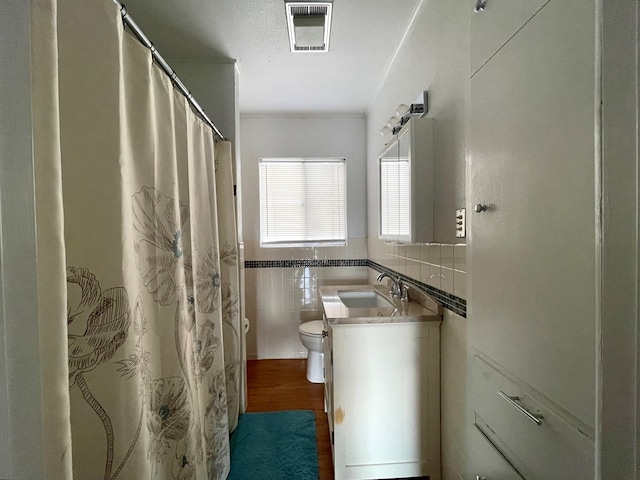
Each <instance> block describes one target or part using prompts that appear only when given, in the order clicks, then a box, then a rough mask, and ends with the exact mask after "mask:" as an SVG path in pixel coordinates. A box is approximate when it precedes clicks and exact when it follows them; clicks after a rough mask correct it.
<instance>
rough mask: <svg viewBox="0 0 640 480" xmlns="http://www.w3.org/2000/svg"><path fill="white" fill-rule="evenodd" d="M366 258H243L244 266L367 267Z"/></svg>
mask: <svg viewBox="0 0 640 480" xmlns="http://www.w3.org/2000/svg"><path fill="white" fill-rule="evenodd" d="M368 266H369V264H368V260H363V259H357V260H245V262H244V268H295V267H368Z"/></svg>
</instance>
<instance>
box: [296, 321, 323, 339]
mask: <svg viewBox="0 0 640 480" xmlns="http://www.w3.org/2000/svg"><path fill="white" fill-rule="evenodd" d="M298 330H300V332H302V333H304V334H305V335H318V336H321V335H322V331H323V330H324V324H323V323H322V320H314V321H312V322H305V323H303V324H301V325H300V327H299V328H298Z"/></svg>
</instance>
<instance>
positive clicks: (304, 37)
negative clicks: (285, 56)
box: [284, 1, 333, 53]
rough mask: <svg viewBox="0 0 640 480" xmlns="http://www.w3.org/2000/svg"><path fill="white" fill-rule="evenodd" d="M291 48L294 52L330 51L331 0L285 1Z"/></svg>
mask: <svg viewBox="0 0 640 480" xmlns="http://www.w3.org/2000/svg"><path fill="white" fill-rule="evenodd" d="M284 5H285V10H286V14H287V27H288V29H289V48H290V49H291V51H292V52H296V53H299V52H328V51H329V37H330V36H331V11H332V6H333V3H332V2H331V1H308V2H289V1H285V2H284Z"/></svg>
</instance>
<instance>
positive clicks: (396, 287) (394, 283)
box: [376, 272, 403, 298]
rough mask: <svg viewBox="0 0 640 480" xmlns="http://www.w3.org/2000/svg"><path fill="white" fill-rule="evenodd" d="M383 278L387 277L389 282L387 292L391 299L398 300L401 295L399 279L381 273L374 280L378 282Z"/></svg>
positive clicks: (395, 276)
mask: <svg viewBox="0 0 640 480" xmlns="http://www.w3.org/2000/svg"><path fill="white" fill-rule="evenodd" d="M384 277H387V278H388V279H389V280H391V290H389V293H390V294H391V296H392V297H393V298H400V297H401V296H402V293H403V288H402V280H401V279H400V277H398V276H397V275H389V274H388V273H387V272H382V273H381V274H380V275H378V277H377V278H376V280H377V281H378V282H380V281H382V279H383V278H384Z"/></svg>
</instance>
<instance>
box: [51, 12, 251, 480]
mask: <svg viewBox="0 0 640 480" xmlns="http://www.w3.org/2000/svg"><path fill="white" fill-rule="evenodd" d="M58 16H59V30H60V32H61V34H60V45H59V50H60V62H59V64H60V67H59V68H60V104H61V112H60V125H61V138H62V141H61V144H62V145H61V151H62V166H61V167H62V173H63V175H62V177H63V182H62V183H63V185H62V191H63V196H64V241H65V252H64V255H65V258H66V263H67V265H68V266H67V296H68V302H67V303H68V307H67V319H66V324H67V337H68V366H69V398H70V407H71V436H72V452H70V453H71V454H72V456H73V474H74V477H73V478H74V479H82V480H84V479H87V478H91V479H104V480H114V479H122V480H128V479H136V480H137V479H152V480H165V479H166V480H204V479H207V480H209V479H212V480H214V479H215V480H217V479H224V478H226V476H227V474H228V472H229V468H230V464H229V462H230V452H229V434H230V431H231V430H233V428H235V425H236V424H237V417H238V413H239V412H238V405H239V400H238V399H239V396H238V394H239V391H240V387H239V381H240V378H239V375H238V372H239V365H240V364H241V360H240V354H241V353H240V352H241V349H240V336H239V332H240V319H239V314H238V291H239V283H238V282H239V272H238V261H237V251H236V245H237V240H236V224H235V207H234V199H233V193H232V188H233V187H232V175H231V174H230V173H231V168H232V160H231V149H230V144H229V143H228V142H219V143H217V144H216V143H215V142H214V138H213V133H212V131H211V129H210V128H209V127H208V126H207V125H205V124H204V123H203V122H202V121H201V120H200V119H198V118H197V117H196V116H195V115H194V114H193V112H192V111H191V109H190V107H189V105H188V103H187V101H186V99H185V98H184V97H183V96H182V95H180V94H179V93H177V92H176V91H175V90H174V88H173V86H172V84H171V81H170V79H169V78H168V77H166V75H165V74H164V73H163V72H161V71H160V69H159V68H158V67H156V66H155V65H154V64H153V62H152V60H151V56H150V52H149V51H148V50H147V49H146V48H145V47H143V46H142V45H140V44H139V43H138V42H137V40H136V39H135V38H133V37H131V36H130V35H129V34H127V33H126V32H124V30H123V26H122V23H121V19H120V14H119V11H118V8H117V5H115V4H113V3H112V2H111V0H105V1H104V2H103V1H102V0H100V1H99V2H81V3H80V4H79V3H78V2H74V1H72V0H60V2H59V8H58ZM76 18H82V22H80V25H78V22H77V21H75V20H74V19H76ZM109 62H112V63H109ZM78 68H80V70H81V71H82V72H86V75H84V76H80V77H78V75H77V71H78ZM96 132H99V134H96ZM216 165H220V167H218V170H219V171H218V172H216Z"/></svg>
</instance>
